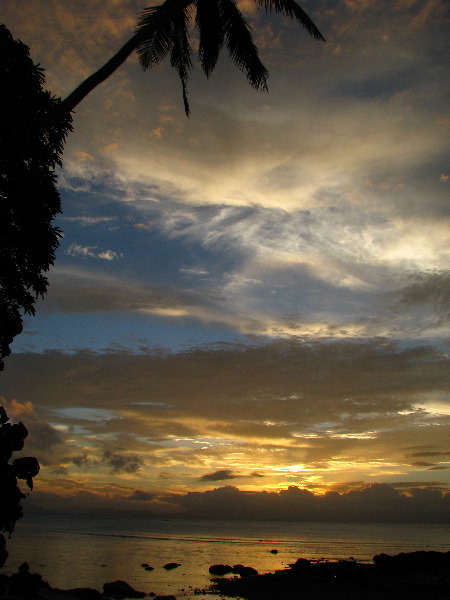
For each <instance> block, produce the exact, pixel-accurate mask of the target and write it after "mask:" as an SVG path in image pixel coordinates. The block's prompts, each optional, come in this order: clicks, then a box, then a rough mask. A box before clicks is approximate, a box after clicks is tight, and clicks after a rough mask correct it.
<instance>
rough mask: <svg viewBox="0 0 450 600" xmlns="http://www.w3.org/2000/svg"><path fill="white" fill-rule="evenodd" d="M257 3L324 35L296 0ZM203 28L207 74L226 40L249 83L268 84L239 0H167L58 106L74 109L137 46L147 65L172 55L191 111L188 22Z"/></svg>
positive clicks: (263, 87) (203, 62) (260, 86)
mask: <svg viewBox="0 0 450 600" xmlns="http://www.w3.org/2000/svg"><path fill="white" fill-rule="evenodd" d="M255 2H256V4H257V6H258V8H263V9H264V10H265V11H266V12H270V11H272V10H273V11H275V12H277V13H281V14H283V15H285V16H286V17H289V18H291V19H294V20H296V21H297V22H298V23H299V24H300V25H302V26H303V27H304V28H305V29H306V30H307V32H308V33H309V34H310V35H311V36H312V37H313V38H315V39H316V40H322V41H325V39H324V37H323V35H322V34H321V33H320V31H319V29H318V28H317V27H316V25H315V24H314V23H313V21H312V20H311V19H310V17H309V16H308V15H307V14H306V13H305V11H304V10H303V9H302V8H300V6H299V5H298V4H297V3H296V2H295V0H255ZM192 21H193V22H194V25H195V27H196V28H197V29H198V31H199V48H198V54H199V58H200V63H201V66H202V69H203V71H204V73H205V75H206V76H207V77H209V76H210V75H211V73H212V72H213V71H214V68H215V66H216V63H217V59H218V57H219V54H220V51H221V50H222V48H223V46H224V45H226V46H227V48H228V52H229V54H230V57H231V59H232V61H233V63H234V64H235V65H236V67H237V68H238V69H240V70H241V71H243V72H245V74H246V76H247V80H248V81H249V83H250V85H252V86H253V87H254V88H256V89H259V90H267V77H268V72H267V69H266V68H265V67H264V65H263V64H262V62H261V61H260V59H259V55H258V49H257V48H256V46H255V44H254V43H253V38H252V35H251V29H250V26H249V25H248V23H247V22H246V20H245V18H244V16H243V14H242V13H241V11H240V10H239V8H238V7H237V5H236V0H166V2H164V3H163V4H161V5H159V6H152V7H150V8H146V9H145V10H144V11H143V12H142V13H141V14H140V16H139V20H138V25H137V27H136V31H135V34H134V35H133V36H132V37H131V38H130V39H129V40H128V41H127V42H126V44H124V45H123V46H122V48H121V49H120V50H119V51H118V52H117V53H116V54H115V55H114V56H113V57H112V58H111V59H110V60H109V61H108V62H107V63H105V65H103V67H101V68H100V69H99V70H98V71H96V72H95V73H93V74H92V75H90V76H89V77H88V78H87V79H85V80H84V81H83V82H82V83H81V84H80V85H79V86H78V87H77V88H76V89H75V90H74V91H73V92H72V93H71V94H69V96H67V98H66V99H65V100H63V101H62V102H61V105H60V106H59V108H58V112H59V114H64V113H65V112H71V111H73V109H74V108H75V107H76V106H77V105H78V104H79V102H81V100H83V98H85V97H86V96H87V95H88V94H89V93H90V92H91V91H92V90H93V89H94V88H95V87H97V85H99V84H100V83H102V82H103V81H104V80H105V79H107V78H108V77H109V76H110V75H111V74H112V73H114V72H115V71H116V69H118V67H120V65H122V64H123V63H124V62H125V61H126V59H127V58H128V57H129V56H130V55H131V54H132V53H133V52H134V51H137V53H138V55H139V59H140V63H141V66H142V67H143V69H144V70H146V69H149V68H151V67H154V66H156V65H157V64H159V63H160V62H161V61H162V60H164V58H165V57H166V56H168V55H170V64H171V65H172V67H174V68H175V69H176V70H177V72H178V75H179V77H180V80H181V84H182V89H183V101H184V109H185V112H186V114H187V115H189V113H190V108H189V103H188V100H187V81H188V78H189V72H190V70H191V68H192V60H191V56H192V48H191V45H190V39H189V30H188V28H189V24H190V23H191V22H192Z"/></svg>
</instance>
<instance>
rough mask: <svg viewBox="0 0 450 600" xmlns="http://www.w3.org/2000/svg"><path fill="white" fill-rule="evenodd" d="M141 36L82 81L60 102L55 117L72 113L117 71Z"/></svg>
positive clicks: (138, 35)
mask: <svg viewBox="0 0 450 600" xmlns="http://www.w3.org/2000/svg"><path fill="white" fill-rule="evenodd" d="M141 37H142V35H141V33H140V32H138V33H136V34H135V35H133V37H132V38H130V39H129V40H128V42H126V43H125V44H124V45H123V46H122V48H120V50H119V51H118V52H117V53H116V54H115V55H114V56H113V57H112V58H110V59H109V60H108V62H107V63H105V64H104V65H103V67H100V69H98V71H96V72H95V73H92V75H90V76H89V77H88V78H87V79H85V80H84V81H82V82H81V83H80V85H79V86H78V87H77V88H75V89H74V91H73V92H71V93H70V94H69V95H68V96H67V98H65V99H64V100H63V101H62V102H61V103H60V105H59V107H58V115H55V117H56V118H58V117H61V116H63V115H67V114H70V113H71V112H72V111H73V109H74V108H75V107H76V106H77V105H78V104H79V103H80V102H81V101H82V100H83V99H84V98H86V96H87V95H88V94H89V93H90V92H92V90H93V89H94V88H96V87H97V86H98V85H99V84H100V83H102V82H103V81H105V79H107V78H108V77H109V76H110V75H112V74H113V73H114V71H116V70H117V69H118V68H119V67H120V66H121V65H122V64H123V63H124V62H125V61H126V60H127V58H128V57H129V56H130V54H132V53H133V51H134V50H136V48H137V46H138V45H139V42H140V40H141Z"/></svg>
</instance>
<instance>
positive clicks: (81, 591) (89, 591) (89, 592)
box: [65, 588, 103, 600]
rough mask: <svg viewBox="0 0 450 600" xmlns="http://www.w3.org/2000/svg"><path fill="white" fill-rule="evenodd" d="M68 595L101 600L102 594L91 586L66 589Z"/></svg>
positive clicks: (77, 599)
mask: <svg viewBox="0 0 450 600" xmlns="http://www.w3.org/2000/svg"><path fill="white" fill-rule="evenodd" d="M65 593H66V594H67V595H68V596H73V597H74V598H76V600H102V598H103V596H102V594H101V593H100V592H99V591H98V590H94V589H93V588H73V589H71V590H66V592H65Z"/></svg>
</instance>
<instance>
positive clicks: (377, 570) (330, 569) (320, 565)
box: [0, 551, 450, 600]
mask: <svg viewBox="0 0 450 600" xmlns="http://www.w3.org/2000/svg"><path fill="white" fill-rule="evenodd" d="M218 567H219V568H220V567H223V569H224V574H225V573H229V572H230V570H231V569H233V571H232V572H233V573H235V574H236V573H240V574H239V576H236V575H234V576H233V577H213V578H212V579H211V586H208V587H207V588H204V589H196V590H193V592H192V593H193V594H195V595H198V597H199V599H200V597H201V596H204V597H205V599H207V598H208V595H210V594H216V595H219V596H224V597H226V598H233V597H234V598H243V599H245V600H298V599H299V597H305V598H307V597H311V598H314V599H315V600H360V599H361V598H364V600H423V599H425V598H426V599H429V600H448V599H449V598H450V551H449V552H437V551H416V552H406V553H400V554H395V555H387V554H384V553H383V554H378V555H376V556H374V558H373V562H372V563H368V562H357V561H355V560H351V559H349V560H340V561H311V560H307V559H304V558H299V559H298V560H297V561H296V562H295V563H292V564H290V565H289V568H287V569H283V570H277V571H274V572H269V573H264V574H258V573H257V572H256V571H255V570H254V569H252V568H251V567H244V566H243V565H235V566H234V567H228V566H226V565H214V567H213V566H212V567H211V568H210V572H211V573H212V572H213V569H214V568H215V569H216V572H218V571H217V568H218ZM238 567H239V569H238ZM126 598H153V600H178V599H177V596H176V595H161V596H158V595H157V594H154V593H146V592H143V591H140V590H134V588H132V587H131V586H129V585H128V584H127V583H126V582H121V581H116V582H110V583H106V584H105V585H104V588H103V591H99V590H96V589H92V588H80V587H74V588H71V589H65V590H62V589H58V588H53V587H51V586H50V585H49V584H48V583H47V582H46V581H44V580H43V579H42V576H41V575H39V574H37V573H31V572H30V570H29V567H28V564H27V563H23V564H22V565H21V566H20V567H19V571H18V572H17V573H15V574H13V575H10V576H8V575H5V574H1V573H0V600H67V599H71V600H107V599H108V600H125V599H126ZM180 600H181V596H180Z"/></svg>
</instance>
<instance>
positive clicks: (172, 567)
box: [163, 562, 181, 571]
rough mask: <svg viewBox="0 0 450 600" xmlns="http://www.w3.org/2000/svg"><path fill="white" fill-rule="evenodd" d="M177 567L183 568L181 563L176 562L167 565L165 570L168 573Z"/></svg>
mask: <svg viewBox="0 0 450 600" xmlns="http://www.w3.org/2000/svg"><path fill="white" fill-rule="evenodd" d="M177 567H181V564H180V563H176V562H171V563H167V564H166V565H164V567H163V568H164V569H167V570H168V571H171V570H172V569H176V568H177Z"/></svg>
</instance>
